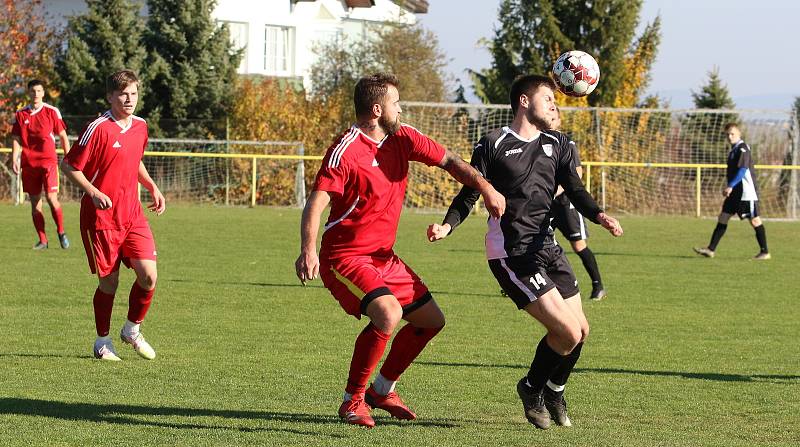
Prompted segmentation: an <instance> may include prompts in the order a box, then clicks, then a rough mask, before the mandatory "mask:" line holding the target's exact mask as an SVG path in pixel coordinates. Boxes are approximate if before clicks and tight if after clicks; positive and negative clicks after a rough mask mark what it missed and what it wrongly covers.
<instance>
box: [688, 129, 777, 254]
mask: <svg viewBox="0 0 800 447" xmlns="http://www.w3.org/2000/svg"><path fill="white" fill-rule="evenodd" d="M725 135H726V136H727V137H728V142H729V143H731V151H730V152H728V168H727V172H726V178H727V184H726V185H725V187H724V188H723V189H722V195H723V196H724V197H725V201H724V202H723V203H722V212H720V213H719V217H718V218H717V226H716V228H714V232H713V233H712V234H711V242H710V243H709V244H708V247H702V248H701V247H694V251H695V253H697V254H699V255H702V256H705V257H707V258H713V257H714V255H715V254H716V249H717V244H719V241H720V239H722V235H724V234H725V230H727V229H728V221H729V220H730V218H731V217H732V216H733V215H734V214H736V215H738V216H739V218H740V219H745V218H747V219H749V220H750V225H752V226H753V229H754V230H755V232H756V241H758V246H759V248H760V251H759V252H758V254H757V255H755V257H754V258H753V259H755V260H759V261H763V260H767V259H769V258H770V257H771V256H770V254H769V250H768V249H767V233H766V231H764V224H763V223H762V222H761V218H760V217H758V216H759V212H758V190H757V189H756V179H755V169H754V165H753V156H752V151H751V150H750V146H748V145H747V144H745V142H744V140H742V132H741V130H739V126H738V125H737V124H736V123H728V124H726V125H725Z"/></svg>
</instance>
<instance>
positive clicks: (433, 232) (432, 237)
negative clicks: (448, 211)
mask: <svg viewBox="0 0 800 447" xmlns="http://www.w3.org/2000/svg"><path fill="white" fill-rule="evenodd" d="M448 234H450V224H447V223H446V224H444V225H439V224H430V225H428V240H429V241H430V242H436V241H438V240H441V239H444V238H446V237H447V235H448Z"/></svg>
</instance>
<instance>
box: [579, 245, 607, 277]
mask: <svg viewBox="0 0 800 447" xmlns="http://www.w3.org/2000/svg"><path fill="white" fill-rule="evenodd" d="M575 254H577V255H578V257H579V258H581V262H583V268H585V269H586V273H588V274H589V278H591V279H592V285H594V284H595V283H596V284H598V285H599V284H602V283H603V280H602V279H600V269H598V268H597V259H595V257H594V253H592V250H590V249H589V247H586V248H584V249H583V250H581V251H579V252H577V253H575Z"/></svg>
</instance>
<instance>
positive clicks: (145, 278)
mask: <svg viewBox="0 0 800 447" xmlns="http://www.w3.org/2000/svg"><path fill="white" fill-rule="evenodd" d="M157 279H158V274H157V273H156V272H147V273H145V274H143V275H141V276H138V277H137V278H136V281H137V282H138V283H139V287H141V288H143V289H144V290H153V288H155V286H156V280H157Z"/></svg>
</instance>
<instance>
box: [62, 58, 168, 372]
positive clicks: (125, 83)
mask: <svg viewBox="0 0 800 447" xmlns="http://www.w3.org/2000/svg"><path fill="white" fill-rule="evenodd" d="M138 94H139V79H138V78H137V77H136V74H135V73H134V72H132V71H130V70H122V71H118V72H116V73H114V74H112V75H111V76H109V77H108V79H107V80H106V98H107V99H108V102H109V103H111V110H109V111H107V112H105V113H103V114H102V115H101V116H100V117H99V118H97V119H96V120H94V121H93V122H92V123H90V124H89V125H88V127H87V128H86V129H85V130H84V131H83V132H82V133H81V135H80V137H79V138H78V141H76V142H75V144H74V145H73V147H72V150H70V151H69V154H67V156H66V158H64V161H63V162H62V163H61V168H62V169H63V170H64V173H65V174H66V176H67V177H68V178H69V179H70V180H71V181H72V182H73V183H75V184H76V185H77V186H79V187H80V188H81V189H82V190H83V191H84V192H85V194H84V195H83V199H82V200H81V237H82V239H83V246H84V248H85V249H86V256H87V258H88V259H89V269H90V270H91V271H92V273H96V274H97V276H98V278H99V284H98V286H97V290H95V292H94V300H93V304H94V318H95V326H96V329H97V339H96V340H95V343H94V356H95V357H96V358H98V359H103V360H120V358H119V356H118V355H117V353H116V351H115V350H114V345H113V344H112V343H111V337H109V335H108V333H109V328H110V326H111V308H112V306H113V304H114V295H115V293H116V291H117V285H118V283H119V266H120V263H121V262H122V263H125V265H126V266H128V267H129V268H133V270H134V271H135V272H136V280H135V281H134V283H133V286H132V287H131V292H130V296H129V304H128V319H127V321H126V322H125V325H124V326H123V328H122V331H121V332H120V338H121V339H122V341H123V342H124V343H128V344H131V345H133V348H134V349H135V350H136V353H137V354H139V355H140V356H141V357H143V358H146V359H148V360H152V359H154V358H155V356H156V353H155V351H154V350H153V348H152V347H151V346H150V345H149V344H148V343H147V342H146V341H145V339H144V337H143V336H142V333H141V332H140V330H139V325H140V324H141V323H142V321H143V320H144V317H145V315H146V314H147V310H148V309H149V308H150V303H151V302H152V299H153V293H154V292H155V286H156V247H155V242H154V241H153V234H152V232H151V231H150V225H149V224H148V223H147V219H146V218H145V217H144V214H143V212H142V205H141V203H140V202H139V195H138V193H137V182H138V183H141V184H142V185H143V186H144V187H145V188H147V190H148V191H150V195H151V196H152V197H153V203H152V204H150V205H149V206H148V208H149V209H150V210H151V211H154V212H155V213H156V214H159V215H160V214H161V213H163V212H164V209H165V207H166V202H165V200H164V196H163V195H162V194H161V191H159V189H158V187H157V186H156V184H155V182H153V179H151V178H150V175H149V174H148V173H147V169H146V168H145V166H144V163H142V156H143V155H144V150H145V147H147V123H146V122H145V121H144V120H143V119H141V118H139V117H138V116H135V115H134V114H133V111H134V110H135V109H136V102H137V100H138Z"/></svg>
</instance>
